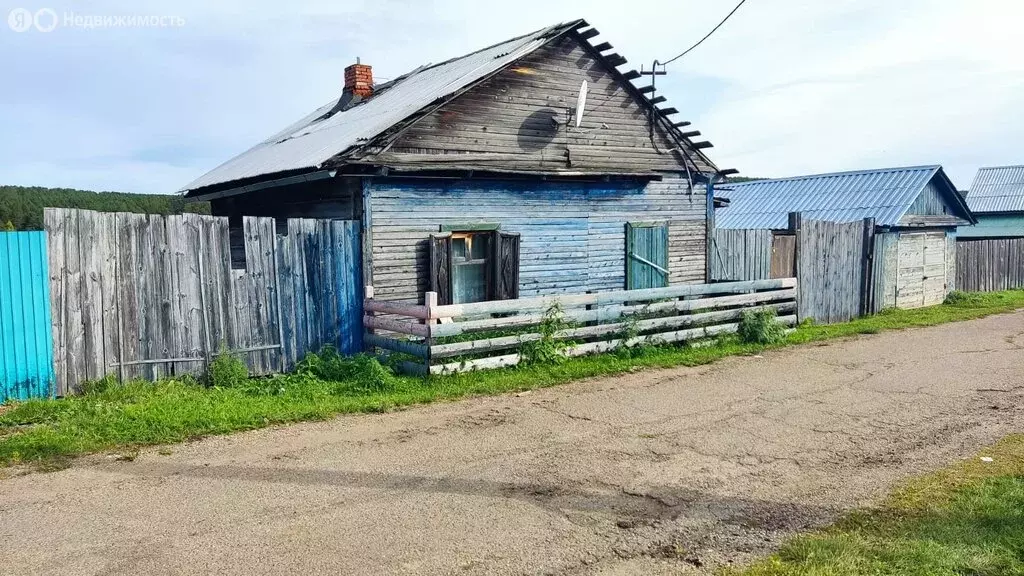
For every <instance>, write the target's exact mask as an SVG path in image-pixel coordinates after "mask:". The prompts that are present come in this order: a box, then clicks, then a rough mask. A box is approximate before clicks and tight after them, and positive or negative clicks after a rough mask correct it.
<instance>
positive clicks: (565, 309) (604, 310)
mask: <svg viewBox="0 0 1024 576" xmlns="http://www.w3.org/2000/svg"><path fill="white" fill-rule="evenodd" d="M796 286H797V282H796V279H795V278H782V279H774V280H752V281H744V282H721V283H715V284H698V285H686V286H670V287H667V288H650V289H643V290H619V291H614V292H602V293H594V294H568V295H562V296H545V297H538V298H520V299H516V300H498V301H492V302H478V303H473V304H450V305H444V306H440V305H438V304H437V295H436V294H435V293H433V292H427V294H426V298H425V300H426V303H425V304H422V305H418V304H403V303H399V302H390V301H379V300H375V299H374V298H373V287H372V286H367V288H366V300H365V302H364V304H363V309H364V317H363V325H364V327H365V328H366V329H367V334H366V335H365V336H364V342H365V343H366V345H367V346H369V347H371V348H373V349H376V348H380V349H383V350H385V351H387V352H388V353H397V354H401V355H405V356H408V357H409V360H407V361H405V362H403V368H404V369H405V370H406V371H413V372H418V373H430V374H444V373H452V372H460V371H467V370H478V369H488V368H499V367H505V366H514V365H516V364H518V363H520V361H522V360H523V358H522V356H521V355H520V353H519V351H517V349H519V348H521V347H522V346H523V345H524V344H528V343H531V342H538V341H541V340H544V339H545V338H548V339H550V340H551V341H552V342H560V343H562V344H561V345H560V346H559V347H558V351H559V353H560V354H562V355H565V356H580V355H585V354H594V353H601V352H609V351H612V350H615V349H617V348H620V347H623V346H626V347H633V346H638V345H644V344H665V343H679V342H690V341H695V340H701V339H705V338H710V337H714V336H720V335H724V334H730V333H734V332H736V331H737V329H738V326H739V321H740V319H741V318H742V316H743V313H744V312H745V311H747V310H760V309H774V310H775V311H776V313H777V314H778V319H779V321H780V322H781V323H782V324H784V325H786V326H793V325H795V324H796V322H797V318H796V309H797V303H796V297H797V287H796ZM378 314H386V315H387V316H386V317H383V316H378ZM546 322H547V323H548V324H547V332H545V331H544V330H543V329H542V326H543V325H544V324H545V323H546Z"/></svg>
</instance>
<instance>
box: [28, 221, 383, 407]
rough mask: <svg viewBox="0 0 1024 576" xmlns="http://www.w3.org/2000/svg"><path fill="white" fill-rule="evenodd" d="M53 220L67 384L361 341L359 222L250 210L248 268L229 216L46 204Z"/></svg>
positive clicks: (59, 364)
mask: <svg viewBox="0 0 1024 576" xmlns="http://www.w3.org/2000/svg"><path fill="white" fill-rule="evenodd" d="M44 222H45V227H46V230H47V232H48V234H49V245H50V248H49V254H48V259H49V266H50V270H51V273H50V278H49V281H50V290H51V314H52V316H53V324H54V326H53V330H52V335H53V340H54V370H55V374H56V382H57V385H56V387H57V390H56V391H57V393H58V394H61V395H64V394H68V393H71V392H73V391H75V390H76V389H77V388H78V387H79V386H80V385H81V383H82V382H84V381H86V380H90V379H95V378H100V377H103V376H105V375H108V374H112V375H115V376H118V377H122V378H125V379H131V378H140V377H141V378H147V379H154V378H159V377H162V376H168V375H172V374H178V375H180V374H197V373H200V372H202V371H203V370H204V368H205V365H206V361H207V360H208V358H210V357H212V356H215V355H216V354H217V353H218V352H219V351H221V350H227V351H232V350H239V351H242V350H244V351H245V352H243V353H242V354H241V356H242V357H243V359H244V360H245V361H246V363H247V364H248V365H249V367H250V371H251V373H253V374H261V375H262V374H271V373H273V372H277V371H280V370H281V369H282V367H284V368H285V369H290V368H292V367H294V365H295V363H296V362H297V361H298V360H300V359H301V358H302V357H303V356H305V355H306V354H307V353H309V352H311V351H315V350H318V349H319V348H320V347H322V346H323V345H325V344H331V345H334V346H337V347H338V348H339V349H341V350H342V351H343V352H355V351H358V349H359V347H361V341H362V339H361V335H362V321H361V318H362V298H363V295H362V286H363V284H362V279H361V275H362V263H361V255H362V251H361V249H360V246H359V241H360V240H359V225H358V223H356V222H349V221H334V222H328V221H318V220H304V221H300V220H290V221H289V223H288V235H287V236H277V235H276V233H275V230H276V223H275V221H274V219H272V218H245V219H243V229H244V232H245V233H244V238H245V252H246V269H245V270H233V269H232V268H231V257H230V255H231V246H230V231H229V226H228V221H227V219H226V218H217V217H211V216H201V215H196V214H185V215H181V216H159V215H139V214H123V213H118V214H100V213H96V212H89V211H84V210H62V209H47V210H46V211H45V216H44ZM282 344H283V348H278V347H279V346H281V345H282ZM253 348H255V349H256V350H250V349H253Z"/></svg>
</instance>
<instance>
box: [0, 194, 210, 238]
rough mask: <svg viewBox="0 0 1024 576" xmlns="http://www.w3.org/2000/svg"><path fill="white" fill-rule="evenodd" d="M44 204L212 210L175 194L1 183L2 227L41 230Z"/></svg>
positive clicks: (162, 210) (153, 210)
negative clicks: (3, 184) (92, 190)
mask: <svg viewBox="0 0 1024 576" xmlns="http://www.w3.org/2000/svg"><path fill="white" fill-rule="evenodd" d="M43 208H81V209H84V210H96V211H99V212H137V213H140V214H163V215H167V214H181V213H182V212H197V213H199V214H209V213H210V205H209V204H208V203H206V202H188V203H186V202H185V199H184V198H182V197H181V196H178V195H176V194H128V193H124V192H90V191H88V190H74V189H71V188H40V187H37V186H32V187H25V186H0V230H4V229H7V230H42V229H43Z"/></svg>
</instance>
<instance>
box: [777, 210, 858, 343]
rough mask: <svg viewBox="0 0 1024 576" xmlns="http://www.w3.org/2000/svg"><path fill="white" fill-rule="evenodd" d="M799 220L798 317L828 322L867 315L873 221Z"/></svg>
mask: <svg viewBox="0 0 1024 576" xmlns="http://www.w3.org/2000/svg"><path fill="white" fill-rule="evenodd" d="M797 221H798V223H797V235H796V237H797V247H796V258H797V277H798V278H799V279H800V309H799V310H800V311H799V316H800V319H801V320H803V319H805V318H813V319H814V320H815V321H816V322H819V323H821V324H832V323H835V322H846V321H849V320H852V319H854V318H857V317H859V316H861V315H863V314H865V313H866V312H867V309H868V306H869V303H870V298H871V293H870V289H871V283H870V279H871V270H870V268H869V266H870V263H871V258H870V255H871V252H872V240H873V235H874V230H875V223H874V220H872V219H870V218H869V219H866V220H862V221H857V222H849V223H837V222H822V221H817V220H802V219H799V218H797Z"/></svg>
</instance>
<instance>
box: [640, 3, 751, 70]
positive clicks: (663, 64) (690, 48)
mask: <svg viewBox="0 0 1024 576" xmlns="http://www.w3.org/2000/svg"><path fill="white" fill-rule="evenodd" d="M746 1H747V0H740V3H739V4H737V5H736V7H735V8H733V9H732V12H729V13H728V14H726V15H725V18H722V21H721V22H719V23H718V26H715V27H714V28H712V29H711V32H708V33H707V34H706V35H705V36H704V37H703V38H701V39H700V40H698V41H697V43H696V44H694V45H693V46H690V47H689V48H687V49H686V50H683V51H682V53H680V54H679V55H678V56H676V57H674V58H672V59H671V60H668V61H665V62H658V64H661V65H662V66H665V65H668V64H671V63H673V62H675V61H676V60H679V59H680V58H682V57H683V56H686V55H687V54H689V53H690V51H692V50H693V49H694V48H696V47H697V46H700V45H701V44H703V43H704V41H705V40H707V39H708V38H710V37H711V35H712V34H714V33H715V32H716V31H717V30H718V29H719V28H721V27H722V24H725V23H726V21H728V20H729V18H732V15H733V14H735V13H736V11H737V10H739V9H740V6H743V3H744V2H746Z"/></svg>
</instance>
